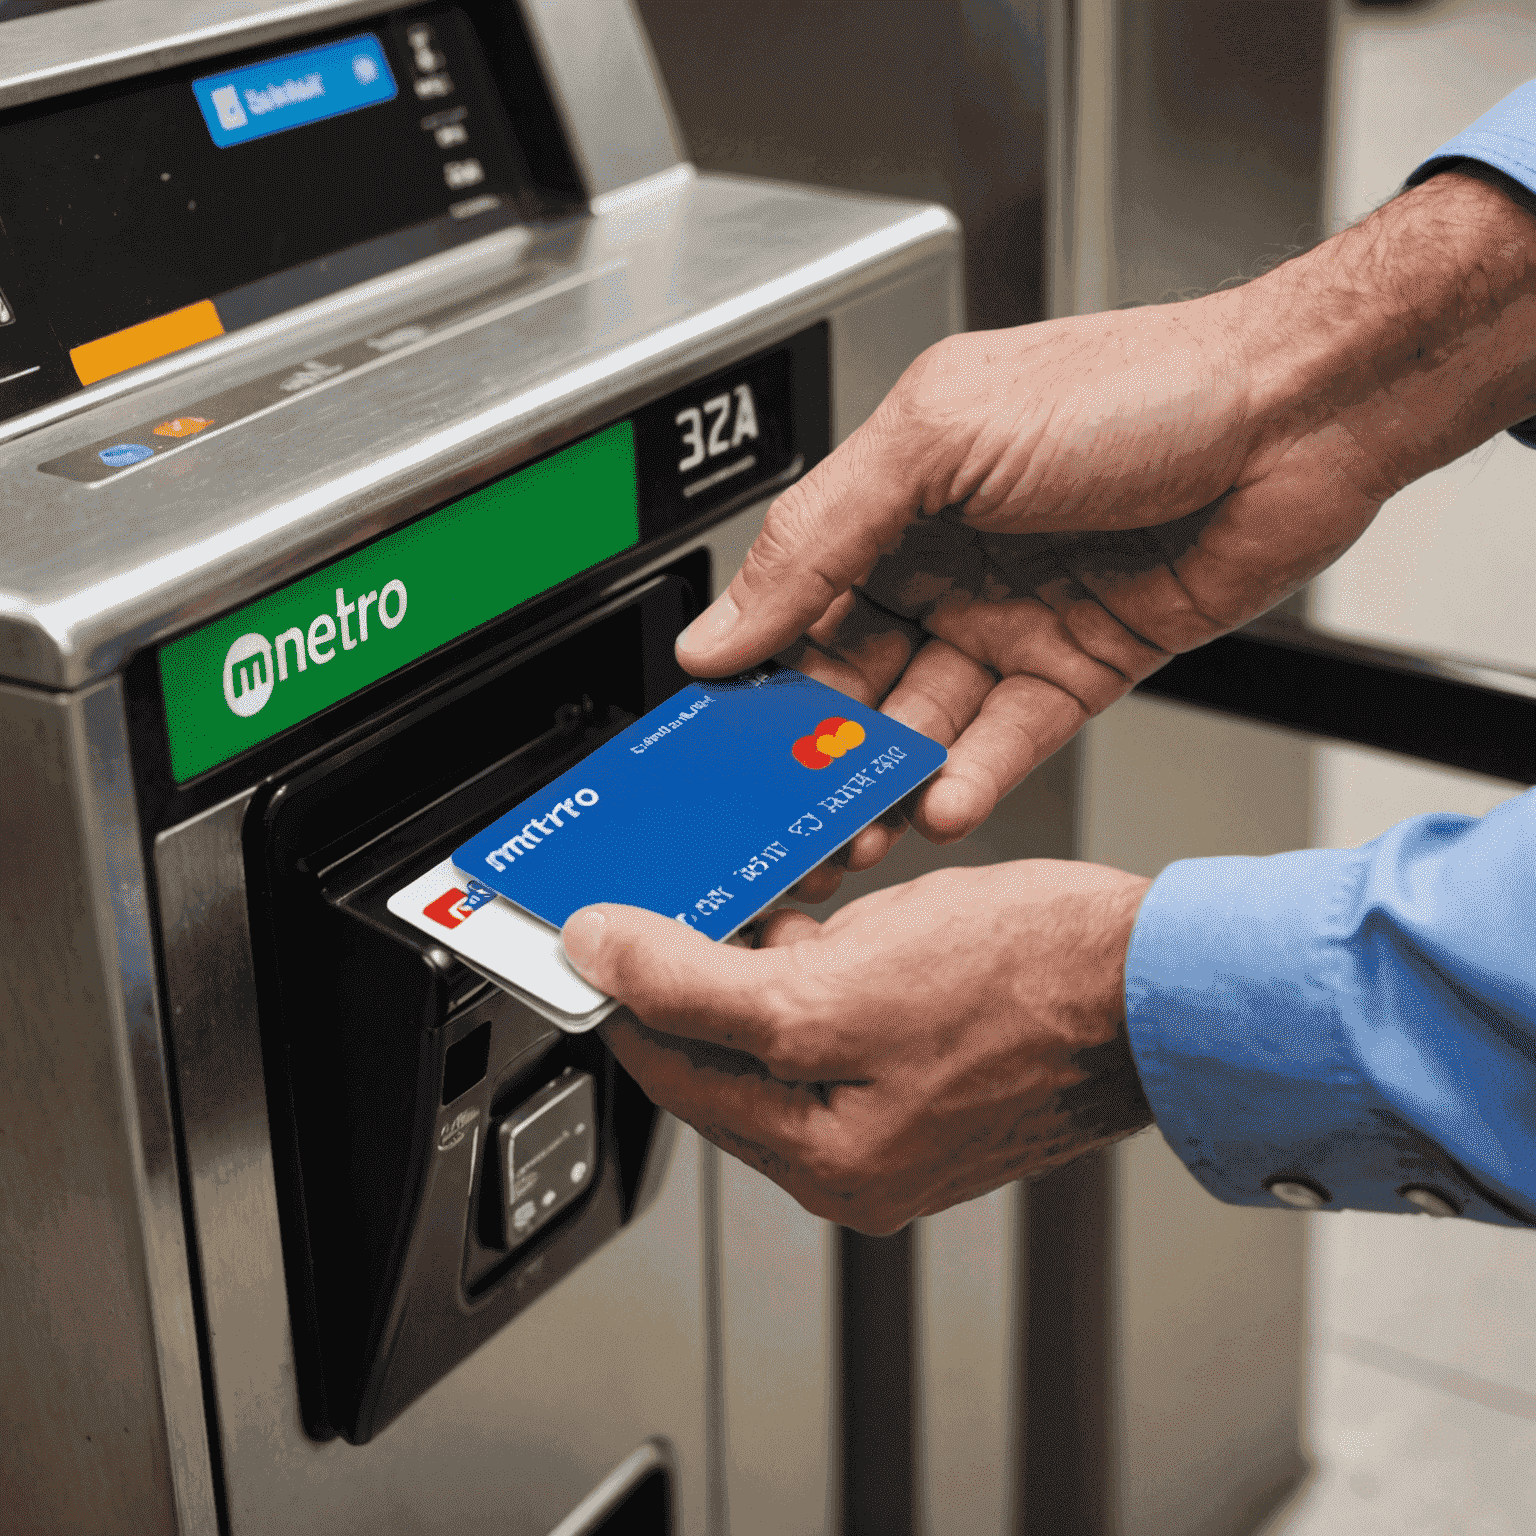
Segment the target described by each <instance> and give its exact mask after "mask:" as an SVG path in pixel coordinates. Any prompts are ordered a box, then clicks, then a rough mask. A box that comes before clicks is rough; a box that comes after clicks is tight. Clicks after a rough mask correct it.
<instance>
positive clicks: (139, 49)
mask: <svg viewBox="0 0 1536 1536" xmlns="http://www.w3.org/2000/svg"><path fill="white" fill-rule="evenodd" d="M393 8H394V5H393V4H392V0H210V3H208V4H205V5H201V6H195V7H194V6H188V5H187V4H186V3H185V0H96V3H95V4H93V5H92V6H91V7H90V9H89V10H85V9H84V8H81V7H76V6H69V7H68V8H66V9H64V10H62V11H46V12H44V13H42V14H41V15H37V16H23V17H20V18H19V19H17V20H15V21H8V22H6V23H5V31H4V33H3V34H0V36H3V40H4V47H3V51H0V111H4V110H5V108H7V107H17V106H21V105H22V104H23V103H25V102H29V101H39V100H41V99H43V98H44V97H48V96H59V95H62V94H63V93H64V92H66V91H80V90H85V89H86V88H87V87H89V86H93V85H105V84H107V83H108V82H109V81H112V80H123V79H127V78H128V77H130V76H132V75H140V74H145V73H148V72H149V71H151V70H157V69H170V68H171V67H173V66H174V65H177V64H186V63H190V62H191V61H192V60H194V59H205V58H207V57H209V55H211V54H215V53H225V52H233V51H234V50H235V49H237V48H255V47H259V46H260V45H261V44H262V43H266V42H275V41H277V40H278V39H280V38H284V37H292V36H293V35H294V34H295V33H297V32H306V31H316V30H318V29H320V28H321V27H332V26H338V25H340V23H342V22H344V21H347V20H349V19H350V18H352V17H354V16H372V15H376V14H377V13H378V12H380V11H387V10H392V9H393Z"/></svg>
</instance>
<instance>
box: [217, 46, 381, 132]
mask: <svg viewBox="0 0 1536 1536" xmlns="http://www.w3.org/2000/svg"><path fill="white" fill-rule="evenodd" d="M192 94H193V95H194V96H196V97H197V104H198V106H199V107H201V108H202V110H203V121H204V122H206V123H207V124H208V132H209V133H210V134H212V135H213V142H214V143H215V144H217V145H218V146H219V148H220V149H228V148H229V147H230V146H231V145H233V144H246V143H249V142H250V141H251V140H252V139H264V138H266V137H267V136H268V135H269V134H273V133H282V132H284V131H285V130H286V129H289V128H302V127H303V126H304V125H305V124H306V123H318V122H321V121H323V120H324V119H325V118H327V117H340V116H341V115H342V114H343V113H344V112H356V111H358V110H359V108H362V107H374V106H377V105H378V104H379V103H380V102H381V101H393V100H394V99H395V97H396V96H397V95H398V94H399V88H398V87H397V86H396V85H395V77H394V75H393V74H392V73H391V72H390V68H389V60H388V59H386V58H385V57H384V50H383V48H382V47H381V46H380V45H379V40H378V38H377V37H375V36H374V35H373V33H372V32H363V33H360V34H359V35H358V36H357V37H349V38H347V39H346V41H345V42H340V43H327V44H326V46H325V47H324V48H306V49H304V50H303V51H301V52H299V53H285V54H284V55H283V56H282V57H281V58H277V59H268V60H266V62H265V63H262V64H247V65H246V66H245V68H244V69H231V70H227V71H226V72H225V73H223V74H221V75H205V76H204V77H203V78H202V79H201V80H194V81H193V82H192Z"/></svg>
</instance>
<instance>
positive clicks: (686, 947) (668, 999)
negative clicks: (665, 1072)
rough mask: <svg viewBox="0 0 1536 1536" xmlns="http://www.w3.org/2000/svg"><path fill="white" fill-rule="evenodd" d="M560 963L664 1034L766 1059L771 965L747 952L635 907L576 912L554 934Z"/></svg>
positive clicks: (771, 1039)
mask: <svg viewBox="0 0 1536 1536" xmlns="http://www.w3.org/2000/svg"><path fill="white" fill-rule="evenodd" d="M561 941H562V943H563V944H564V946H565V953H566V958H567V959H568V960H569V961H570V962H571V964H572V965H573V966H574V967H575V968H576V969H577V971H579V972H580V973H581V975H582V976H584V977H585V978H586V979H587V980H588V981H589V982H591V983H592V985H593V986H594V987H598V988H600V989H601V990H602V991H604V992H606V993H608V995H609V996H610V997H616V998H618V999H619V1000H620V1001H621V1002H624V1003H627V1004H628V1005H629V1007H630V1008H632V1009H633V1010H634V1012H635V1013H636V1014H637V1015H638V1016H639V1017H640V1018H641V1019H642V1020H643V1021H644V1022H645V1023H647V1024H649V1025H650V1026H651V1027H652V1028H655V1029H663V1030H666V1031H667V1032H668V1033H669V1034H675V1035H687V1036H689V1037H690V1038H696V1039H703V1040H712V1041H714V1042H715V1043H716V1044H719V1045H731V1046H735V1047H736V1048H737V1049H739V1050H744V1051H750V1052H752V1054H753V1055H755V1056H759V1057H762V1058H764V1059H767V1058H768V1056H769V1055H770V1054H771V1052H772V1048H773V1046H774V1044H775V1039H774V1030H773V1028H772V1025H771V1024H770V1023H769V1020H770V1018H771V1017H772V1016H773V1013H774V1008H775V1004H776V1002H777V999H776V997H775V995H774V992H773V983H774V978H773V977H772V976H771V975H770V974H768V973H769V972H770V971H771V970H772V969H773V967H772V966H771V964H770V963H769V962H767V961H766V960H765V959H764V958H763V957H761V956H758V955H755V954H754V953H753V952H752V951H751V950H746V949H738V948H735V947H733V946H730V945H723V944H715V943H712V942H711V941H710V940H709V939H707V938H705V937H704V935H703V934H701V933H696V932H695V931H694V930H693V929H691V928H689V927H687V926H685V925H684V924H682V923H680V922H678V921H676V920H675V919H673V918H665V917H661V916H660V915H658V914H657V913H655V912H645V911H642V910H641V909H640V908H639V907H621V906H610V905H602V906H592V907H583V908H582V909H581V910H580V911H579V912H575V913H573V914H572V915H571V917H570V918H569V919H568V920H567V922H566V925H565V929H564V931H563V932H562V934H561Z"/></svg>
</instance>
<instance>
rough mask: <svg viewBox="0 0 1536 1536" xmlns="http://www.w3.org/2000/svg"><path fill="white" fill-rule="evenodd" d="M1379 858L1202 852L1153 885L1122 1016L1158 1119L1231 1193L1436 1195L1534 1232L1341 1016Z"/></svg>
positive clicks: (1240, 1199)
mask: <svg viewBox="0 0 1536 1536" xmlns="http://www.w3.org/2000/svg"><path fill="white" fill-rule="evenodd" d="M1368 862H1369V855H1368V854H1367V853H1366V852H1364V851H1362V850H1344V851H1329V850H1325V851H1312V852H1303V853H1288V854H1279V855H1277V856H1275V857H1272V858H1265V859H1252V858H1219V859H1190V860H1186V861H1184V862H1181V863H1177V864H1173V865H1170V866H1169V867H1168V868H1167V869H1166V870H1164V872H1163V873H1162V875H1160V876H1159V877H1158V879H1157V880H1156V881H1155V882H1154V883H1153V885H1152V888H1151V889H1150V890H1149V891H1148V893H1147V896H1146V898H1145V900H1144V901H1143V903H1142V907H1141V911H1140V913H1139V915H1138V917H1137V921H1136V926H1135V929H1134V930H1133V932H1132V935H1131V943H1130V949H1129V952H1128V954H1127V956H1126V1019H1127V1027H1128V1030H1129V1034H1130V1041H1131V1050H1132V1052H1133V1054H1134V1056H1135V1058H1136V1065H1137V1068H1138V1070H1139V1072H1140V1074H1141V1080H1142V1084H1143V1086H1144V1088H1145V1090H1146V1094H1147V1098H1148V1100H1149V1101H1150V1102H1151V1105H1152V1109H1153V1112H1154V1113H1155V1115H1156V1117H1157V1123H1158V1127H1159V1129H1160V1130H1161V1131H1162V1134H1163V1136H1164V1138H1165V1139H1166V1140H1167V1142H1168V1144H1169V1146H1170V1147H1172V1148H1173V1150H1174V1151H1175V1152H1176V1153H1177V1154H1178V1155H1179V1156H1180V1157H1181V1158H1182V1159H1183V1160H1184V1162H1185V1164H1186V1165H1187V1166H1188V1168H1189V1170H1190V1172H1191V1173H1193V1174H1194V1176H1195V1177H1196V1178H1197V1179H1198V1180H1199V1181H1200V1182H1201V1183H1202V1184H1203V1185H1204V1186H1205V1187H1206V1189H1208V1190H1209V1191H1210V1192H1211V1193H1212V1194H1213V1195H1215V1196H1217V1197H1218V1198H1219V1199H1221V1200H1225V1201H1228V1202H1230V1203H1232V1204H1236V1205H1257V1206H1275V1207H1283V1206H1287V1205H1289V1206H1295V1205H1298V1204H1305V1205H1309V1206H1313V1207H1316V1208H1329V1209H1335V1210H1337V1209H1342V1208H1345V1207H1352V1208H1355V1209H1359V1210H1370V1211H1395V1212H1403V1213H1411V1212H1413V1211H1415V1210H1424V1209H1430V1210H1435V1207H1434V1205H1433V1201H1432V1198H1431V1200H1430V1202H1429V1203H1426V1197H1425V1195H1424V1193H1423V1192H1425V1191H1428V1192H1429V1196H1430V1197H1434V1196H1439V1197H1440V1198H1441V1199H1442V1200H1444V1201H1445V1202H1446V1203H1447V1204H1448V1206H1449V1208H1450V1209H1449V1210H1435V1214H1451V1213H1459V1214H1462V1215H1465V1216H1469V1217H1474V1218H1476V1219H1479V1220H1482V1221H1489V1222H1494V1223H1498V1224H1500V1225H1505V1226H1523V1225H1526V1223H1525V1222H1523V1221H1520V1220H1517V1219H1516V1218H1515V1217H1513V1216H1511V1215H1510V1214H1509V1213H1508V1212H1507V1211H1506V1210H1503V1209H1501V1208H1500V1206H1499V1205H1498V1204H1497V1203H1494V1202H1492V1201H1490V1200H1489V1199H1487V1198H1486V1197H1485V1196H1484V1195H1483V1193H1482V1192H1481V1191H1480V1190H1479V1189H1478V1188H1477V1187H1476V1186H1474V1185H1473V1184H1472V1183H1471V1182H1470V1181H1469V1180H1468V1178H1467V1177H1465V1175H1464V1174H1463V1173H1462V1171H1461V1170H1460V1169H1459V1168H1458V1167H1457V1165H1456V1164H1455V1163H1454V1162H1453V1161H1452V1160H1451V1159H1449V1158H1448V1157H1447V1156H1446V1155H1445V1153H1444V1152H1443V1151H1442V1150H1441V1149H1440V1148H1439V1147H1438V1146H1437V1145H1436V1144H1435V1143H1434V1142H1433V1141H1432V1140H1430V1139H1429V1138H1428V1137H1426V1136H1424V1135H1423V1134H1422V1133H1420V1132H1419V1131H1418V1130H1416V1129H1415V1127H1414V1126H1413V1125H1411V1124H1410V1123H1409V1122H1408V1121H1406V1120H1405V1119H1403V1118H1402V1117H1401V1116H1399V1115H1398V1114H1396V1113H1394V1112H1393V1110H1392V1108H1391V1106H1390V1105H1389V1104H1388V1103H1387V1102H1386V1100H1385V1099H1384V1098H1383V1097H1382V1095H1381V1094H1380V1093H1379V1092H1377V1090H1376V1088H1375V1086H1374V1085H1373V1083H1372V1082H1371V1081H1370V1080H1369V1078H1368V1076H1367V1074H1366V1073H1365V1072H1364V1071H1363V1070H1362V1068H1361V1066H1360V1065H1359V1062H1358V1059H1357V1056H1356V1053H1355V1050H1354V1048H1353V1045H1352V1042H1351V1038H1350V1034H1349V1032H1348V1030H1347V1029H1346V1028H1345V1027H1344V1022H1343V1015H1342V1013H1341V1008H1343V1007H1347V1006H1349V1003H1348V1001H1347V1000H1349V999H1351V998H1353V997H1355V996H1356V995H1357V993H1358V988H1357V987H1356V985H1355V982H1356V974H1355V973H1356V970H1357V967H1358V965H1359V956H1358V953H1357V952H1355V951H1353V950H1352V949H1351V946H1350V945H1349V943H1347V942H1344V941H1343V940H1342V939H1341V935H1344V934H1346V933H1348V932H1349V931H1350V930H1351V929H1352V928H1353V927H1354V922H1353V913H1354V909H1355V907H1356V905H1357V900H1358V896H1359V893H1360V888H1361V885H1362V882H1363V881H1364V880H1365V878H1366V875H1367V872H1368ZM1276 1187H1278V1188H1280V1189H1281V1190H1282V1194H1278V1195H1277V1194H1276V1193H1274V1192H1273V1190H1274V1189H1275V1188H1276ZM1309 1191H1310V1192H1311V1193H1310V1195H1309V1193H1308V1192H1309Z"/></svg>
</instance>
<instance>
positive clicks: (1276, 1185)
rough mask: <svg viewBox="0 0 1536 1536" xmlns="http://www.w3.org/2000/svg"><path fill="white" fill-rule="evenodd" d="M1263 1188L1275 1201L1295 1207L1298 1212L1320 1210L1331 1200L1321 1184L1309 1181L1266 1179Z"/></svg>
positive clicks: (1330, 1196) (1331, 1197)
mask: <svg viewBox="0 0 1536 1536" xmlns="http://www.w3.org/2000/svg"><path fill="white" fill-rule="evenodd" d="M1264 1188H1265V1189H1267V1190H1268V1191H1269V1192H1270V1194H1272V1195H1273V1196H1274V1197H1275V1199H1277V1200H1283V1201H1285V1203H1286V1204H1287V1205H1293V1206H1295V1207H1296V1209H1297V1210H1298V1211H1316V1210H1321V1209H1322V1207H1323V1206H1325V1205H1327V1204H1328V1202H1329V1201H1330V1200H1332V1199H1333V1196H1332V1195H1330V1194H1329V1193H1328V1191H1327V1190H1326V1189H1324V1188H1323V1186H1322V1185H1321V1184H1314V1183H1312V1181H1311V1180H1310V1179H1266V1180H1265V1181H1264Z"/></svg>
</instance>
